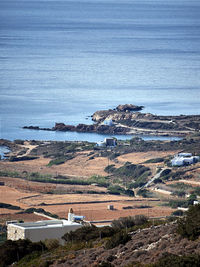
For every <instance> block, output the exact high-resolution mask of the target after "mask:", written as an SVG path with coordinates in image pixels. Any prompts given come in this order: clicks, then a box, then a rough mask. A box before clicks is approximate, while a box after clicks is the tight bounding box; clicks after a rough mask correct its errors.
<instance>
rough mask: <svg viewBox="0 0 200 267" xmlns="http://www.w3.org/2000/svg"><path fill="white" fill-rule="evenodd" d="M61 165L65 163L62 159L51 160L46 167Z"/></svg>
mask: <svg viewBox="0 0 200 267" xmlns="http://www.w3.org/2000/svg"><path fill="white" fill-rule="evenodd" d="M63 163H65V159H64V158H59V159H53V160H50V161H49V163H48V164H47V166H48V167H51V166H52V165H60V164H63Z"/></svg>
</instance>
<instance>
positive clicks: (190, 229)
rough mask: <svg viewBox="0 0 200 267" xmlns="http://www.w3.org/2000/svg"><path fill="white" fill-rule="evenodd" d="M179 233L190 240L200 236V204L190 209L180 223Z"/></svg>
mask: <svg viewBox="0 0 200 267" xmlns="http://www.w3.org/2000/svg"><path fill="white" fill-rule="evenodd" d="M177 233H178V234H180V235H181V236H182V237H186V238H188V239H190V240H195V239H197V238H198V237H199V236H200V204H198V205H194V206H190V207H189V210H188V211H187V212H186V216H185V217H184V218H182V219H180V220H179V221H178V227H177Z"/></svg>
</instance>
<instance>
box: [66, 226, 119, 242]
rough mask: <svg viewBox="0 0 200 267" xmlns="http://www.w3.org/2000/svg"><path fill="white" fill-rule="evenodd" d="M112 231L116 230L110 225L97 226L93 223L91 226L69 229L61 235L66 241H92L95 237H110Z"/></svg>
mask: <svg viewBox="0 0 200 267" xmlns="http://www.w3.org/2000/svg"><path fill="white" fill-rule="evenodd" d="M114 233H116V230H115V229H113V228H112V227H109V226H105V227H101V228H98V227H96V226H94V225H92V226H83V227H81V228H79V229H77V230H76V231H73V232H72V231H71V232H69V233H66V234H65V235H64V236H63V239H64V240H65V241H67V242H72V241H73V242H85V241H87V242H88V241H92V240H95V239H97V238H104V237H110V236H112V235H113V234H114Z"/></svg>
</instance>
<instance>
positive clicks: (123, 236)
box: [105, 231, 131, 249]
mask: <svg viewBox="0 0 200 267" xmlns="http://www.w3.org/2000/svg"><path fill="white" fill-rule="evenodd" d="M129 240H131V236H130V235H128V234H127V233H125V232H124V231H120V232H118V233H116V234H115V235H113V236H112V237H111V238H110V239H109V240H108V241H107V242H106V244H105V248H106V249H112V248H115V247H117V246H119V245H120V244H122V245H125V244H126V243H127V242H128V241H129Z"/></svg>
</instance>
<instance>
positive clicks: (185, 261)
mask: <svg viewBox="0 0 200 267" xmlns="http://www.w3.org/2000/svg"><path fill="white" fill-rule="evenodd" d="M150 266H151V267H172V266H177V267H179V266H180V267H181V266H182V267H184V266H188V267H189V266H191V267H199V266H200V255H195V254H193V255H184V256H178V255H173V254H169V253H167V254H166V255H164V256H163V257H162V258H161V259H160V260H159V261H158V262H156V263H154V264H152V265H150Z"/></svg>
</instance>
